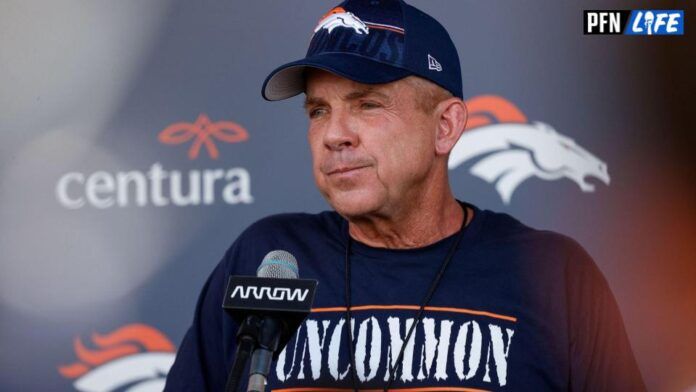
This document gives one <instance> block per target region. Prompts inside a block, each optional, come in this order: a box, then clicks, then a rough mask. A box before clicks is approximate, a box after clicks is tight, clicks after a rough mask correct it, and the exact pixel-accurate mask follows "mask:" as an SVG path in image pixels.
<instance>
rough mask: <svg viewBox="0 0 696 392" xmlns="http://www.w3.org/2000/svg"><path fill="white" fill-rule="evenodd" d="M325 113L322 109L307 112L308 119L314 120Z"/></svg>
mask: <svg viewBox="0 0 696 392" xmlns="http://www.w3.org/2000/svg"><path fill="white" fill-rule="evenodd" d="M325 113H326V109H324V108H314V109H311V110H310V111H309V118H315V117H318V116H321V115H323V114H325Z"/></svg>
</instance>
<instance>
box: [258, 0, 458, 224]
mask: <svg viewBox="0 0 696 392" xmlns="http://www.w3.org/2000/svg"><path fill="white" fill-rule="evenodd" d="M301 92H305V93H306V104H305V107H306V109H307V113H308V115H309V121H310V124H309V133H308V138H309V142H310V147H311V150H312V156H313V161H314V175H315V180H316V182H317V185H318V187H319V189H320V191H321V192H322V194H323V195H324V196H325V197H326V198H327V200H328V201H329V203H330V204H331V205H332V206H333V207H334V208H335V209H336V210H337V211H338V212H339V213H341V214H342V215H344V216H348V217H351V216H353V217H357V216H362V215H365V214H385V215H389V214H395V213H398V211H394V209H399V208H413V206H410V207H409V206H407V205H406V204H408V202H409V201H410V203H418V202H419V201H423V200H424V198H428V197H430V198H432V197H439V195H440V194H442V193H444V192H449V185H448V182H447V156H448V154H449V151H450V150H451V149H452V147H454V144H455V143H456V141H457V139H458V138H459V136H460V135H461V132H462V131H463V129H464V125H465V122H466V108H465V107H464V103H463V101H462V100H461V98H462V88H461V71H460V67H459V57H458V55H457V51H456V48H455V47H454V44H453V43H452V41H451V39H450V37H449V34H448V33H447V31H446V30H445V29H444V27H442V25H440V23H438V22H437V21H436V20H435V19H433V18H432V17H430V16H429V15H427V14H425V13H423V12H421V11H420V10H418V9H416V8H414V7H412V6H410V5H408V4H406V3H405V2H403V1H401V0H348V1H345V2H343V3H341V4H340V5H339V6H337V7H334V8H333V9H332V10H331V11H329V12H328V13H326V14H325V15H324V16H323V17H321V18H320V20H319V23H318V24H317V26H316V28H315V29H314V35H313V37H312V40H311V42H310V46H309V49H308V51H307V55H306V57H305V58H304V59H302V60H299V61H295V62H292V63H289V64H285V65H283V66H281V67H279V68H278V69H276V70H275V71H273V72H272V73H271V75H269V76H268V78H267V79H266V81H265V82H264V86H263V90H262V94H263V96H264V98H266V99H268V100H279V99H285V98H289V97H292V96H294V95H297V94H299V93H301ZM415 207H417V205H416V206H415Z"/></svg>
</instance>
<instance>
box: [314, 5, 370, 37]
mask: <svg viewBox="0 0 696 392" xmlns="http://www.w3.org/2000/svg"><path fill="white" fill-rule="evenodd" d="M336 27H348V28H352V29H353V30H354V31H355V33H356V34H363V33H364V34H369V33H370V29H369V28H368V27H367V25H366V24H365V23H363V21H362V20H360V18H358V17H357V16H355V15H353V14H352V13H350V12H348V11H346V10H345V9H343V8H342V7H336V8H334V9H332V10H331V11H329V12H328V13H327V14H326V15H324V16H322V18H321V20H320V21H319V24H318V25H317V27H316V28H315V29H314V32H315V33H316V32H318V31H319V30H321V29H326V30H329V34H331V32H332V31H333V29H335V28H336Z"/></svg>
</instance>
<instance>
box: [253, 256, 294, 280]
mask: <svg viewBox="0 0 696 392" xmlns="http://www.w3.org/2000/svg"><path fill="white" fill-rule="evenodd" d="M299 275H300V274H299V269H298V267H297V259H295V256H293V255H291V254H290V253H289V252H286V251H284V250H274V251H271V252H268V254H267V255H266V256H265V257H264V258H263V261H262V262H261V264H260V265H259V268H257V269H256V276H257V277H259V278H278V279H297V278H298V277H299Z"/></svg>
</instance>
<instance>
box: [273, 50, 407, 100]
mask: <svg viewBox="0 0 696 392" xmlns="http://www.w3.org/2000/svg"><path fill="white" fill-rule="evenodd" d="M307 68H318V69H323V70H325V71H328V72H331V73H334V74H336V75H338V76H342V77H344V78H346V79H350V80H353V81H355V82H359V83H365V84H380V83H389V82H393V81H395V80H399V79H403V78H405V77H406V76H409V75H412V74H413V73H412V72H410V71H407V70H405V69H403V68H399V67H396V66H393V65H389V64H384V63H380V62H378V61H375V60H372V59H369V58H365V57H362V56H359V55H354V54H350V53H326V54H321V55H317V56H312V57H307V58H304V59H302V60H298V61H293V62H292V63H288V64H285V65H282V66H280V67H278V68H276V69H275V70H274V71H273V72H271V74H270V75H268V77H267V78H266V80H265V81H264V82H263V87H262V89H261V95H263V97H264V98H265V99H266V100H268V101H278V100H281V99H286V98H290V97H294V96H295V95H297V94H300V93H302V92H304V89H305V80H304V71H305V69H307Z"/></svg>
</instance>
